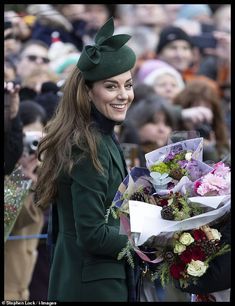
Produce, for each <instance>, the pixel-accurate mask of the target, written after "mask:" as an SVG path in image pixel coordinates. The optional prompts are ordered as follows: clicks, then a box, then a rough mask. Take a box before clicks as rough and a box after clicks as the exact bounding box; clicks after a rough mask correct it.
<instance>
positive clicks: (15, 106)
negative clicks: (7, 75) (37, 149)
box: [4, 81, 23, 175]
mask: <svg viewBox="0 0 235 306" xmlns="http://www.w3.org/2000/svg"><path fill="white" fill-rule="evenodd" d="M19 91H20V85H18V84H15V83H13V82H12V81H10V82H4V175H8V174H10V173H11V172H12V171H13V170H14V168H15V165H16V163H17V161H18V159H19V158H20V156H21V154H22V152H23V131H22V123H21V121H20V117H19V105H20V97H19Z"/></svg>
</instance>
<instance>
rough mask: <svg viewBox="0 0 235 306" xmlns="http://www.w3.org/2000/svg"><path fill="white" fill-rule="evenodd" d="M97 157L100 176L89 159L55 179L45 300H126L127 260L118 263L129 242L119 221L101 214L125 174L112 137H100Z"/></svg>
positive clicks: (103, 212) (108, 204) (104, 211)
mask: <svg viewBox="0 0 235 306" xmlns="http://www.w3.org/2000/svg"><path fill="white" fill-rule="evenodd" d="M98 157H99V159H100V161H101V164H102V166H103V168H104V175H101V174H98V173H97V171H96V170H95V168H94V167H93V165H92V163H91V160H90V159H89V158H88V157H87V158H85V159H83V160H82V161H80V162H79V163H78V164H77V165H76V166H75V167H74V169H73V171H72V175H71V176H70V177H69V176H66V175H65V176H63V177H62V178H61V179H60V181H59V188H58V197H57V200H56V203H55V205H56V207H57V210H58V220H59V231H58V237H57V241H56V246H55V250H54V256H53V261H52V266H51V273H50V281H49V295H48V300H51V301H52V300H53V301H77V302H82V301H85V302H86V301H92V302H98V301H110V302H115V301H124V302H125V301H127V298H128V297H127V296H128V293H127V281H126V270H125V262H124V261H119V260H117V256H118V253H119V252H120V251H121V249H122V248H123V247H125V245H126V242H127V236H125V235H120V234H119V220H118V219H117V220H115V219H113V218H112V217H111V216H110V217H109V221H108V223H105V215H106V213H107V209H108V208H109V207H110V205H111V203H112V200H113V198H114V195H115V193H116V191H117V189H118V187H119V185H120V183H121V182H122V181H123V179H124V177H125V176H126V175H127V172H126V169H125V166H124V163H123V160H122V158H121V155H120V152H119V150H118V148H117V146H116V145H115V143H114V142H113V140H112V138H111V135H107V134H106V135H102V139H101V141H100V144H99V147H98Z"/></svg>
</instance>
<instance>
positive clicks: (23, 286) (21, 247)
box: [4, 193, 44, 300]
mask: <svg viewBox="0 0 235 306" xmlns="http://www.w3.org/2000/svg"><path fill="white" fill-rule="evenodd" d="M43 223H44V217H43V212H42V210H41V209H40V208H37V207H35V205H34V203H33V193H30V194H29V195H28V197H27V198H26V200H25V203H24V205H23V207H22V210H21V211H20V214H19V216H18V218H17V220H16V223H15V225H14V228H13V230H12V233H11V235H17V236H18V235H20V236H25V235H35V234H40V233H41V230H42V227H43ZM38 242H39V239H20V240H8V241H6V243H5V250H4V251H5V252H4V299H5V300H28V299H29V290H28V286H29V284H30V281H31V277H32V274H33V270H34V266H35V264H36V260H37V246H38Z"/></svg>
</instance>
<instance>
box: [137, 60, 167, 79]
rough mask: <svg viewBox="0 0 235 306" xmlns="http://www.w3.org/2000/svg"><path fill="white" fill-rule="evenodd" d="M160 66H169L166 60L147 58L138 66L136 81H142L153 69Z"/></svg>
mask: <svg viewBox="0 0 235 306" xmlns="http://www.w3.org/2000/svg"><path fill="white" fill-rule="evenodd" d="M162 67H171V66H170V65H169V64H167V63H166V62H163V61H160V60H157V59H149V60H146V61H144V62H143V64H142V65H141V66H140V68H139V70H138V72H137V74H136V77H137V81H138V82H140V83H142V82H143V81H144V79H145V78H146V77H147V76H148V75H149V74H150V73H151V72H152V71H154V70H156V69H159V68H162Z"/></svg>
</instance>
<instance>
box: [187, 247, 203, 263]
mask: <svg viewBox="0 0 235 306" xmlns="http://www.w3.org/2000/svg"><path fill="white" fill-rule="evenodd" d="M191 252H192V259H193V260H201V261H204V260H205V259H206V254H205V252H204V251H203V250H202V249H201V248H200V247H199V246H194V247H192V249H191Z"/></svg>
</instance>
